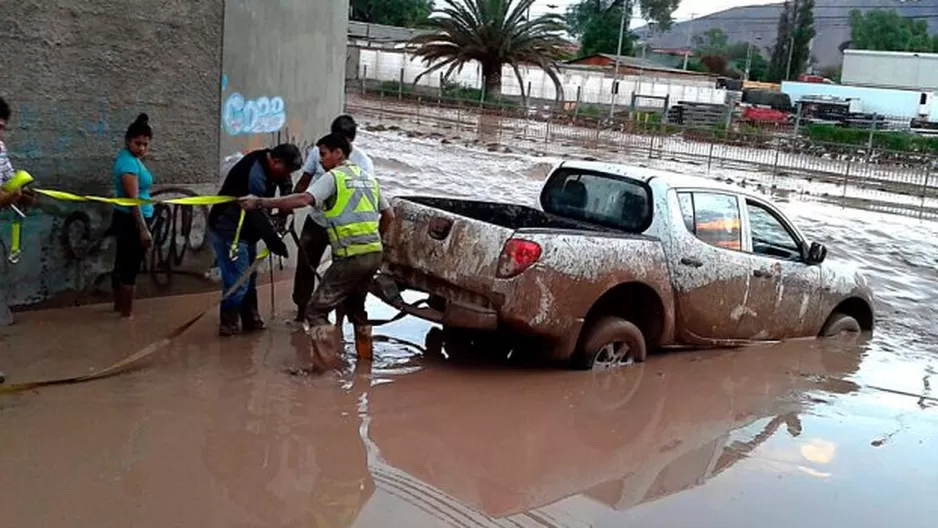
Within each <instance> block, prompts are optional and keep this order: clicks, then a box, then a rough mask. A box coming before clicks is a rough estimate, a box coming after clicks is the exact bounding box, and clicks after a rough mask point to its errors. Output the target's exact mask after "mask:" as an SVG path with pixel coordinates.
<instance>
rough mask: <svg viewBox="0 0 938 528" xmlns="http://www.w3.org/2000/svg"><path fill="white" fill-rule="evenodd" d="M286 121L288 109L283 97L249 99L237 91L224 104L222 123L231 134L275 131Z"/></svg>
mask: <svg viewBox="0 0 938 528" xmlns="http://www.w3.org/2000/svg"><path fill="white" fill-rule="evenodd" d="M286 123H287V109H286V103H285V102H284V100H283V97H258V98H257V99H251V100H247V99H245V98H244V96H243V95H241V94H240V93H237V92H235V93H233V94H231V95H229V96H228V97H227V98H226V99H225V102H224V104H223V105H222V125H223V126H224V128H225V132H227V133H228V135H230V136H239V135H247V134H268V133H273V132H277V131H278V130H280V129H281V128H283V125H285V124H286Z"/></svg>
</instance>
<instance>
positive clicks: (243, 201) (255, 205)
mask: <svg viewBox="0 0 938 528" xmlns="http://www.w3.org/2000/svg"><path fill="white" fill-rule="evenodd" d="M261 201H262V198H259V197H257V196H254V195H252V194H249V195H247V196H242V197H241V198H238V204H239V205H240V206H241V207H242V208H243V209H244V210H246V211H253V210H255V209H260V208H261Z"/></svg>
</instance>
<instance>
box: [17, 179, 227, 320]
mask: <svg viewBox="0 0 938 528" xmlns="http://www.w3.org/2000/svg"><path fill="white" fill-rule="evenodd" d="M195 195H196V193H195V192H194V191H193V190H192V189H188V188H181V187H169V188H163V189H160V190H159V191H156V192H154V193H153V196H154V197H160V198H170V197H179V196H195ZM25 212H26V215H27V218H26V220H25V221H24V223H23V240H24V245H23V249H24V259H23V261H22V262H21V263H19V264H16V265H13V264H10V263H9V262H8V261H7V257H8V255H9V251H10V248H9V229H0V275H5V276H8V277H13V278H14V279H15V280H11V281H6V282H7V284H4V286H5V288H4V291H6V296H7V297H8V298H9V299H10V300H11V303H12V304H15V305H20V304H24V305H28V304H34V303H36V302H42V301H44V300H48V299H51V298H53V297H55V296H56V295H57V294H58V293H60V292H66V291H68V292H72V293H71V294H70V296H71V297H72V298H73V302H74V303H75V304H84V303H85V302H94V301H97V300H100V295H99V294H100V293H103V294H104V295H105V296H107V295H108V292H109V290H110V268H111V266H112V264H111V263H112V262H113V261H112V259H113V250H114V239H113V233H111V230H110V217H111V207H110V206H104V205H96V204H81V205H72V204H62V203H59V202H53V201H47V200H41V201H40V202H39V204H37V205H36V206H35V207H30V208H28V209H26V210H25ZM7 220H10V218H7V215H4V214H0V226H2V227H3V228H5V227H6V223H7ZM207 225H208V208H207V207H204V206H201V207H188V206H181V205H169V204H158V205H157V206H156V209H155V218H154V222H153V225H152V227H151V232H152V233H153V241H154V244H153V248H152V249H150V250H149V252H148V254H147V255H146V258H145V260H144V263H143V266H142V267H143V269H142V270H141V271H142V272H143V273H142V275H141V278H149V279H150V284H152V286H153V287H155V288H152V287H151V288H147V291H149V292H151V293H159V292H166V291H175V289H177V286H176V284H175V282H174V279H176V278H178V277H180V276H185V277H186V278H187V279H196V283H203V281H204V280H205V279H206V277H207V276H206V273H207V272H208V271H209V269H210V267H211V264H212V261H213V260H214V259H213V255H212V253H211V251H209V247H208V244H207V243H206V242H207V241H206V235H207V233H206V229H207ZM192 284H195V283H193V282H192V280H187V281H185V282H184V283H183V284H182V286H183V289H184V290H187V291H188V290H189V289H190V288H191V286H188V285H192ZM204 284H206V285H207V284H208V283H204ZM26 285H28V286H29V287H26ZM171 288H172V289H171ZM0 293H2V292H0ZM0 297H2V295H0Z"/></svg>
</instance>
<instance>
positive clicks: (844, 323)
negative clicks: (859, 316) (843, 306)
mask: <svg viewBox="0 0 938 528" xmlns="http://www.w3.org/2000/svg"><path fill="white" fill-rule="evenodd" d="M862 332H863V329H862V328H861V327H860V323H859V322H857V320H856V319H854V318H853V317H850V316H849V315H847V314H842V313H836V312H835V313H834V314H832V315H831V317H830V319H828V320H827V324H825V325H824V328H823V329H821V337H843V336H856V335H859V334H860V333H862Z"/></svg>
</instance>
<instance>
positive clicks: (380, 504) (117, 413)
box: [0, 132, 938, 528]
mask: <svg viewBox="0 0 938 528" xmlns="http://www.w3.org/2000/svg"><path fill="white" fill-rule="evenodd" d="M360 143H361V145H362V146H363V147H364V148H366V149H367V150H368V151H369V152H370V153H371V154H372V156H373V157H374V158H375V163H376V167H377V169H378V170H379V171H380V173H379V176H380V178H381V180H382V183H383V184H384V187H385V189H386V190H387V191H388V192H389V193H390V194H395V195H400V194H443V195H449V196H473V197H478V198H487V199H493V200H500V201H520V202H523V203H531V202H533V201H535V200H536V198H537V192H538V189H539V183H540V179H541V178H542V177H543V176H544V175H545V174H546V171H547V169H548V168H549V167H550V165H551V164H552V163H553V162H554V161H556V160H555V159H552V158H550V157H544V156H537V155H525V154H521V153H518V152H512V153H504V152H500V153H493V152H489V151H488V150H487V149H485V148H482V149H472V148H465V147H463V146H460V145H458V144H456V143H452V144H443V143H441V141H440V139H439V138H434V139H422V138H407V137H405V136H402V135H399V134H397V133H393V132H382V133H364V134H363V136H362V138H361V139H360ZM565 154H567V153H566V152H563V151H558V152H557V155H558V156H560V155H565ZM558 159H559V158H558ZM676 168H677V169H680V170H684V169H682V168H681V167H676ZM686 170H687V171H689V172H693V171H695V170H698V168H695V167H691V166H687V167H686ZM716 176H720V175H719V174H716ZM726 177H728V178H734V179H738V178H739V176H738V175H726ZM747 179H750V180H755V179H756V176H752V177H751V178H747ZM783 207H784V209H785V210H786V211H787V212H788V214H790V215H791V216H792V217H793V218H794V219H795V220H796V221H797V222H798V223H799V225H800V226H801V227H802V228H803V229H804V231H805V232H806V233H807V234H808V235H809V236H811V237H813V238H815V239H817V240H819V241H821V242H824V243H826V244H827V245H828V247H829V248H830V251H831V256H830V258H843V259H849V260H852V261H855V262H857V263H858V264H859V265H860V266H861V267H862V268H863V269H864V271H865V272H866V273H867V274H868V276H869V277H870V280H871V282H872V284H873V287H874V288H875V291H876V294H877V299H878V306H877V308H878V315H879V321H878V329H877V332H876V333H875V335H874V337H873V338H872V340H870V341H868V342H864V343H860V344H859V345H849V344H846V343H839V342H818V341H813V340H808V341H797V342H791V343H785V344H779V345H772V346H762V347H752V348H748V349H737V350H729V351H724V350H715V351H700V352H697V351H695V352H681V353H670V354H664V355H656V356H652V357H651V358H650V359H649V361H648V362H647V363H645V364H643V365H637V366H634V367H630V368H626V369H623V370H620V371H616V372H607V373H601V374H592V373H581V372H568V371H561V370H550V369H545V368H538V367H537V366H530V365H516V364H501V363H482V362H478V361H476V362H472V361H460V362H447V361H444V360H443V359H442V358H438V357H432V356H425V355H423V354H422V352H421V346H420V345H421V344H422V343H423V338H424V335H425V334H426V332H427V331H428V329H429V328H430V327H429V325H427V324H425V323H423V322H421V321H418V320H413V319H405V320H403V321H400V322H398V323H394V324H392V325H388V326H386V327H383V328H381V329H380V330H379V331H378V334H379V335H380V336H383V337H382V338H379V339H380V340H379V342H378V343H377V345H376V355H377V359H376V361H375V363H374V365H373V366H372V367H371V368H366V367H364V366H355V365H352V366H350V368H349V369H348V370H347V371H346V372H345V373H344V374H342V375H341V376H331V375H330V376H324V377H321V378H316V379H304V378H293V377H289V376H287V375H285V374H283V373H282V369H283V367H284V366H287V365H289V364H292V363H293V361H294V358H295V354H296V353H297V350H302V347H301V346H300V345H301V344H302V343H296V342H293V341H292V340H291V330H292V327H291V326H290V325H289V324H288V323H287V322H286V321H287V320H288V319H290V318H292V315H293V312H292V306H291V302H290V291H289V283H280V284H278V285H277V287H276V288H275V296H274V297H275V305H274V306H273V307H271V306H270V305H269V295H270V290H269V289H268V288H266V287H265V288H264V289H262V291H261V298H262V309H263V310H264V312H265V313H271V312H274V313H275V314H276V315H275V316H274V317H273V319H272V321H271V322H272V324H271V327H272V328H271V329H270V330H269V331H268V332H267V333H265V334H261V335H253V336H242V337H238V338H234V339H229V340H221V339H219V338H218V337H216V335H215V331H216V324H217V319H216V316H214V314H212V315H210V316H208V317H206V318H204V319H203V320H202V321H201V322H199V323H198V324H196V325H195V326H194V327H193V328H192V329H191V330H190V331H189V332H187V333H186V334H184V335H183V336H182V337H180V338H179V339H177V340H176V341H175V342H174V343H173V344H172V346H170V347H169V348H168V349H167V350H166V351H165V352H162V353H160V354H159V355H158V356H156V357H155V358H153V359H152V360H151V361H150V362H149V363H147V364H146V365H145V366H144V367H143V368H140V369H137V370H135V371H133V372H129V373H127V374H124V375H121V376H118V377H114V378H109V379H105V380H100V381H96V382H92V383H88V384H84V385H73V386H65V387H57V388H49V389H44V390H40V391H36V392H30V393H24V394H18V395H13V396H0V430H2V431H3V432H2V433H0V438H2V442H0V490H3V492H2V493H0V512H2V517H0V518H2V519H3V521H2V525H9V526H43V527H72V526H96V527H126V526H135V527H138V526H139V527H151V526H152V527H160V528H162V527H166V526H219V527H222V526H224V527H227V526H297V527H299V526H303V527H309V526H407V527H423V526H426V527H432V526H459V527H469V526H511V527H519V526H521V527H527V526H530V527H543V526H562V527H567V526H570V527H580V526H609V527H613V526H615V527H618V526H630V527H631V526H648V527H669V526H674V527H687V526H693V527H710V526H712V527H721V528H722V527H751V526H768V527H775V526H778V527H782V526H784V527H792V526H797V527H815V526H817V527H828V526H857V527H867V526H868V527H879V526H884V525H893V524H895V525H898V526H904V527H931V526H934V525H935V521H936V519H938V503H936V502H935V501H934V500H933V499H934V497H935V496H938V469H935V468H938V455H936V454H935V453H936V451H935V446H936V442H938V410H936V409H938V392H936V391H935V390H934V389H933V388H932V383H933V381H934V378H935V376H934V374H935V373H936V371H938V356H936V355H935V343H936V342H938V331H936V330H935V328H934V326H933V325H932V324H931V322H932V313H933V309H934V306H935V300H934V299H935V297H936V293H938V287H936V280H935V279H936V265H938V262H936V258H938V248H936V246H938V237H936V234H938V233H936V231H938V227H936V225H935V224H932V223H928V222H920V221H917V220H911V219H907V218H905V217H900V216H888V215H881V214H877V213H872V212H869V211H859V210H854V209H845V208H840V207H837V206H834V205H829V204H825V203H820V202H816V201H802V200H801V199H799V198H798V193H792V194H791V195H790V201H789V202H787V203H785V204H784V205H783ZM216 298H217V294H204V295H196V296H186V297H174V298H160V299H152V300H147V301H144V302H141V303H140V304H139V305H138V313H139V315H138V316H137V317H136V318H135V320H133V321H132V322H119V321H117V320H115V317H114V316H113V315H112V314H111V313H109V311H108V307H105V306H88V307H82V308H74V309H67V310H53V311H44V312H31V313H24V314H20V316H19V318H18V319H19V322H18V324H17V325H15V326H13V327H10V328H5V329H0V370H4V371H6V372H7V374H8V376H9V377H10V381H11V382H15V381H23V380H31V379H36V378H44V377H51V376H56V375H64V374H75V373H83V372H87V371H89V370H90V369H93V368H97V367H101V366H103V365H106V364H108V363H109V362H112V361H114V360H116V359H118V358H119V357H121V356H122V355H125V354H128V353H130V352H132V351H134V350H137V349H138V348H140V347H142V346H144V345H146V344H148V343H150V342H152V341H153V340H155V339H157V338H158V337H159V336H161V335H162V334H163V333H165V332H166V331H168V330H169V329H171V328H173V327H174V326H176V325H178V324H180V323H181V322H184V321H185V320H186V319H187V318H189V317H190V316H192V315H194V314H196V313H199V312H200V311H202V310H205V309H207V308H210V307H211V306H212V304H213V302H214V300H215V299H216ZM370 309H371V316H372V317H374V318H382V317H387V316H390V315H393V313H392V312H391V310H390V309H388V308H387V307H384V306H382V305H380V304H378V303H375V302H373V303H372V304H371V306H370ZM347 333H348V332H347ZM349 337H351V336H349Z"/></svg>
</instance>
